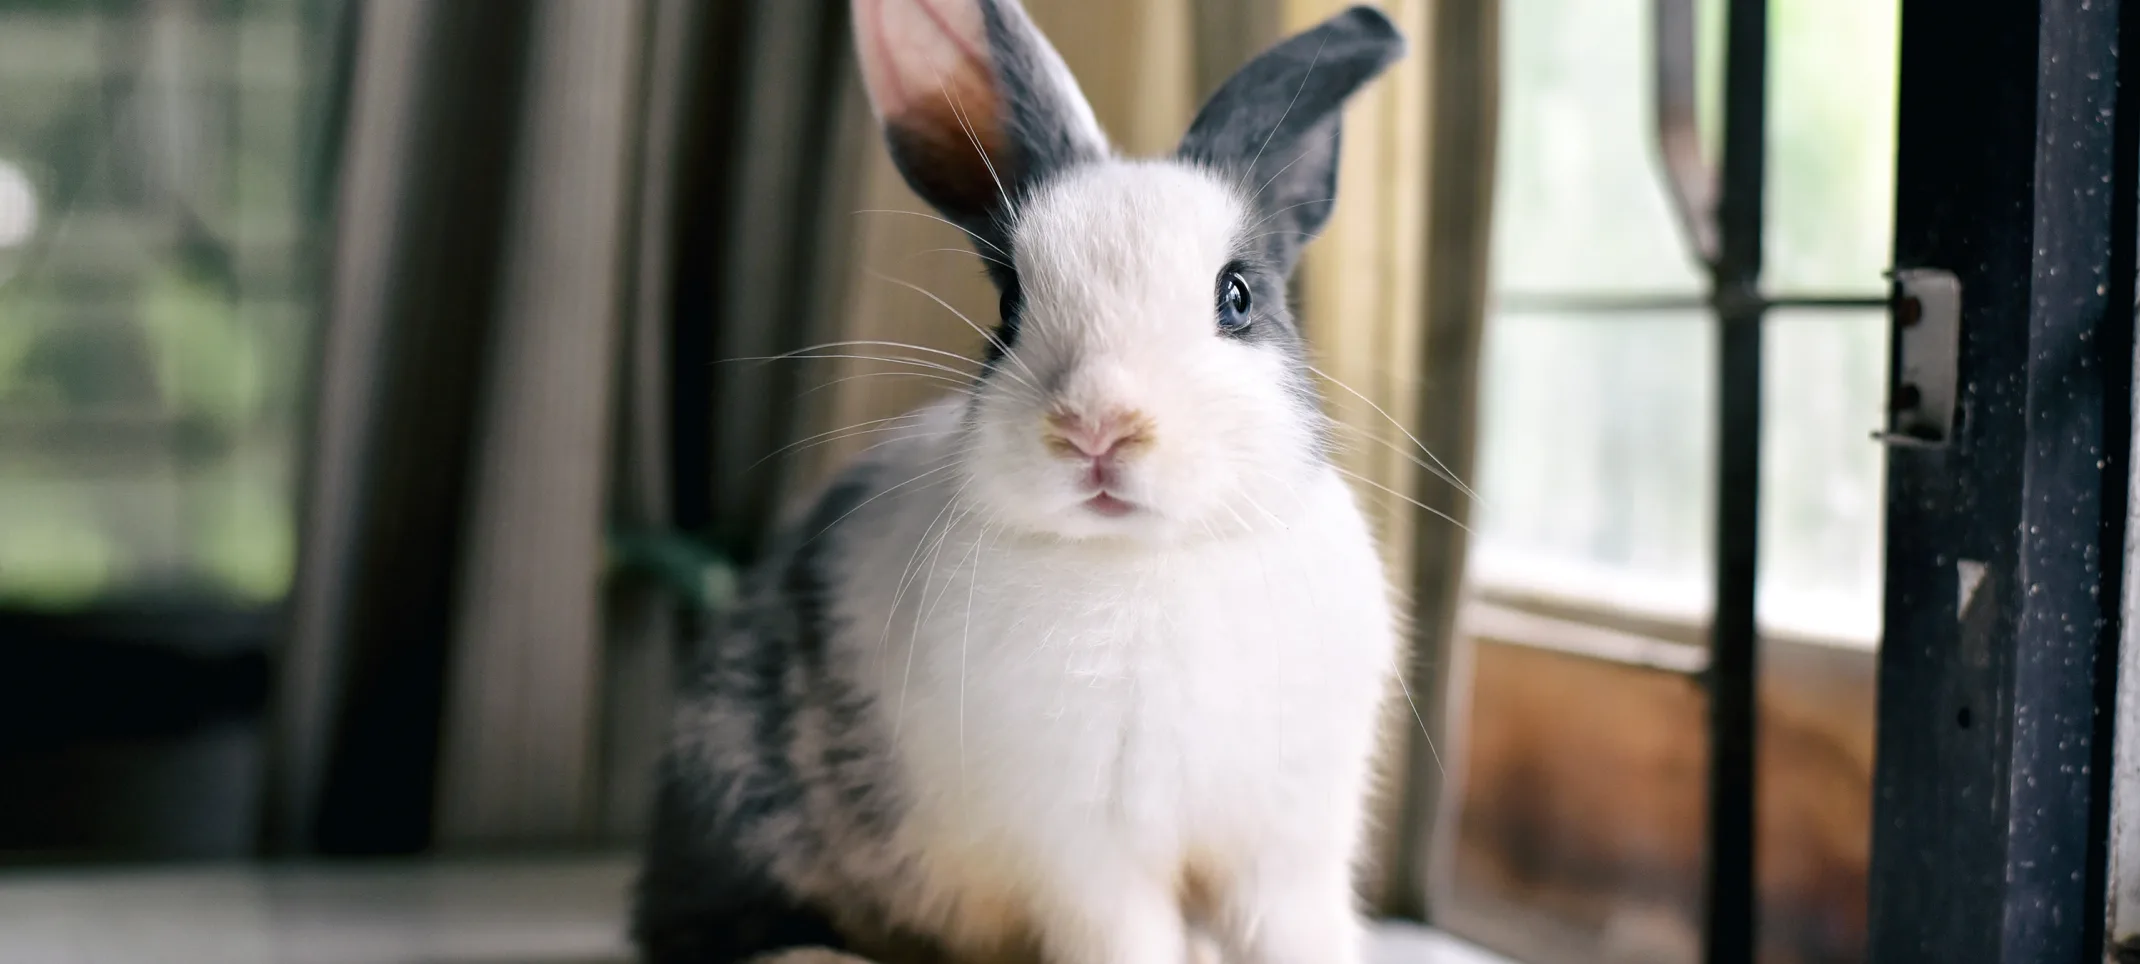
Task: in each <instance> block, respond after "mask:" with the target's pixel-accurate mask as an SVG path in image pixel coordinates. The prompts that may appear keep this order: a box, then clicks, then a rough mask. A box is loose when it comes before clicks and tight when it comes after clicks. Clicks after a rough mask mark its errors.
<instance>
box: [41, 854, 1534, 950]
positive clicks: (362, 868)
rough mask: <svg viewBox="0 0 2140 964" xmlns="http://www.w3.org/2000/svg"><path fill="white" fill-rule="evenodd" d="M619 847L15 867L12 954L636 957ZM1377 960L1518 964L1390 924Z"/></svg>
mask: <svg viewBox="0 0 2140 964" xmlns="http://www.w3.org/2000/svg"><path fill="white" fill-rule="evenodd" d="M632 868H633V860H632V858H631V857H629V856H621V855H615V854H608V855H599V856H577V857H541V858H523V859H487V860H450V861H449V860H439V861H420V862H419V861H409V862H392V863H364V864H344V865H329V866H309V867H209V868H159V869H148V870H66V871H48V872H20V871H17V872H8V873H0V960H7V961H17V960H22V961H48V960H65V961H83V962H96V964H103V962H111V964H121V962H127V964H130V962H135V961H158V962H163V964H196V962H198V964H210V962H213V964H270V962H280V961H286V960H292V959H302V960H304V961H306V962H308V964H449V962H461V964H502V962H508V961H509V962H513V964H626V962H628V961H630V960H631V955H630V951H629V948H628V947H627V945H626V944H625V942H624V937H623V934H624V924H623V921H624V910H625V895H626V894H627V893H628V891H629V888H630V882H631V877H632ZM1370 960H1371V961H1372V964H1509V962H1507V961H1505V960H1504V959H1502V958H1499V957H1496V956H1494V955H1492V954H1489V953H1487V952H1485V951H1482V950H1478V949H1477V948H1475V947H1473V946H1471V945H1469V944H1466V943H1464V942H1462V941H1459V940H1456V939H1454V938H1451V937H1449V936H1447V935H1444V934H1440V933H1437V932H1434V931H1430V930H1426V929H1422V928H1416V927H1410V926H1406V925H1399V924H1391V925H1384V926H1381V927H1378V928H1376V934H1375V942H1374V952H1373V954H1372V956H1371V958H1370Z"/></svg>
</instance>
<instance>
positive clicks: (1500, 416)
mask: <svg viewBox="0 0 2140 964" xmlns="http://www.w3.org/2000/svg"><path fill="white" fill-rule="evenodd" d="M1486 342H1487V343H1486V357H1485V364H1484V380H1483V382H1482V386H1483V392H1482V395H1483V397H1482V399H1481V405H1482V411H1481V413H1480V414H1481V430H1482V434H1481V436H1480V467H1479V483H1480V484H1479V491H1480V494H1481V495H1482V496H1483V497H1484V500H1485V504H1484V506H1483V507H1482V509H1481V512H1480V525H1479V527H1478V530H1479V538H1478V540H1477V548H1476V550H1475V551H1474V552H1473V554H1472V570H1471V572H1472V578H1473V579H1474V581H1476V582H1478V583H1481V584H1486V585H1494V586H1505V587H1509V588H1515V589H1519V590H1524V591H1538V592H1549V593H1552V594H1554V595H1564V596H1570V597H1575V598H1579V599H1583V600H1588V601H1593V602H1597V603H1601V604H1609V605H1613V606H1616V607H1627V608H1633V609H1637V610H1641V611H1646V612H1651V613H1655V614H1658V615H1678V616H1684V617H1690V618H1706V614H1707V612H1708V608H1709V598H1710V586H1709V582H1710V576H1709V573H1710V571H1711V566H1710V561H1709V557H1710V542H1711V537H1710V532H1711V530H1712V529H1713V522H1712V520H1711V515H1712V514H1713V513H1712V509H1711V506H1712V504H1713V500H1712V493H1711V490H1712V481H1711V478H1710V477H1711V476H1712V475H1713V474H1714V472H1713V470H1712V468H1711V466H1712V464H1713V463H1714V451H1715V434H1716V433H1715V429H1714V425H1715V414H1714V412H1715V408H1716V387H1715V377H1714V375H1713V374H1712V373H1713V372H1714V371H1715V370H1716V326H1715V323H1714V322H1712V321H1710V320H1709V319H1708V317H1707V316H1706V315H1705V314H1704V313H1702V312H1699V311H1680V312H1662V313H1656V314H1632V313H1614V314H1603V315H1581V314H1568V315H1556V314H1520V315H1510V314H1503V315H1499V316H1496V317H1494V318H1493V319H1492V320H1491V321H1490V323H1489V327H1488V331H1487V339H1486Z"/></svg>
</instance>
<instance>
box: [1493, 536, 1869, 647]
mask: <svg viewBox="0 0 2140 964" xmlns="http://www.w3.org/2000/svg"><path fill="white" fill-rule="evenodd" d="M1469 569H1470V571H1469V573H1468V576H1467V578H1468V579H1469V580H1470V590H1469V597H1470V602H1469V605H1468V606H1467V608H1476V607H1478V606H1480V605H1481V604H1483V605H1484V606H1486V607H1488V608H1490V609H1493V610H1498V611H1501V612H1505V613H1512V614H1522V615H1524V616H1529V617H1536V618H1541V619H1550V620H1553V621H1555V622H1556V623H1559V624H1562V625H1561V627H1556V628H1555V630H1554V632H1553V633H1551V634H1550V635H1551V636H1552V637H1553V638H1555V639H1560V638H1563V637H1566V638H1576V639H1579V640H1582V641H1579V642H1577V643H1574V644H1555V645H1553V646H1551V647H1549V648H1569V647H1571V646H1572V648H1573V649H1574V650H1575V651H1577V652H1578V653H1579V654H1584V655H1595V656H1599V657H1601V658H1617V657H1614V656H1613V655H1611V654H1613V653H1623V654H1628V655H1627V658H1619V661H1622V662H1636V663H1645V664H1653V665H1656V666H1657V667H1658V668H1661V669H1666V668H1680V667H1682V666H1689V667H1691V670H1690V671H1699V669H1701V668H1702V666H1705V665H1706V664H1707V661H1708V655H1707V649H1708V641H1709V640H1708V637H1709V620H1710V608H1709V604H1708V592H1709V590H1708V587H1707V586H1706V585H1697V584H1694V583H1691V582H1689V581H1688V580H1686V579H1676V578H1664V577H1653V576H1647V575H1642V574H1635V573H1629V572H1626V571H1622V570H1616V569H1613V568H1609V567H1601V566H1590V565H1580V564H1571V563H1568V562H1566V561H1565V560H1551V559H1547V558H1543V557H1536V556H1533V555H1532V554H1529V553H1516V552H1507V551H1495V550H1491V549H1484V548H1481V549H1478V550H1475V551H1474V552H1473V553H1472V557H1471V560H1470V562H1469ZM1862 608H1863V607H1862V605H1859V604H1856V603H1852V602H1848V601H1844V600H1840V599H1838V598H1834V597H1831V596H1827V595H1820V594H1806V593H1801V594H1796V595H1791V594H1778V593H1773V592H1772V593H1769V594H1767V595H1764V596H1763V598H1762V600H1761V638H1762V640H1763V641H1764V642H1774V643H1783V644H1790V645H1797V646H1804V647H1820V648H1826V649H1836V650H1846V651H1855V652H1866V653H1869V652H1872V651H1874V650H1876V649H1877V648H1878V647H1879V625H1878V620H1877V617H1875V618H1873V619H1871V620H1868V619H1867V618H1865V616H1864V615H1863V614H1862V613H1859V612H1854V610H1858V609H1862ZM1499 625H1501V624H1500V623H1497V627H1498V626H1499ZM1575 625H1580V626H1584V627H1589V628H1590V629H1591V630H1592V631H1594V632H1593V634H1594V633H1604V634H1608V635H1617V636H1620V637H1623V638H1621V639H1619V640H1617V641H1607V640H1605V639H1604V638H1602V637H1600V638H1597V639H1590V638H1589V637H1588V636H1586V635H1584V634H1577V635H1575V636H1569V635H1568V634H1566V633H1565V632H1563V629H1564V628H1565V627H1567V626H1575ZM1489 635H1496V636H1497V638H1499V637H1498V634H1489ZM1517 635H1518V638H1516V639H1514V640H1511V641H1515V642H1526V641H1527V639H1526V638H1525V637H1526V636H1527V635H1534V634H1525V633H1522V632H1521V631H1520V630H1519V631H1518V634H1517ZM1637 640H1639V641H1640V642H1641V645H1640V646H1634V645H1633V643H1634V642H1635V641H1637ZM1592 644H1595V646H1593V645H1592ZM1657 646H1666V647H1680V648H1683V649H1688V650H1692V651H1693V652H1692V653H1676V654H1675V653H1669V652H1667V653H1657V652H1653V651H1651V650H1653V649H1654V647H1657ZM1599 647H1602V648H1601V649H1600V651H1599V652H1596V653H1591V652H1588V650H1590V649H1592V648H1599ZM1690 660H1691V661H1693V662H1692V663H1691V664H1690V662H1689V661H1690Z"/></svg>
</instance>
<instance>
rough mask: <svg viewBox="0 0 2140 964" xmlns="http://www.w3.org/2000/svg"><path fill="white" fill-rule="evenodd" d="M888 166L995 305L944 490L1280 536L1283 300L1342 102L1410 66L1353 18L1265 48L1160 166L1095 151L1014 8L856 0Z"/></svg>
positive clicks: (1309, 455) (1082, 107)
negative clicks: (980, 276)
mask: <svg viewBox="0 0 2140 964" xmlns="http://www.w3.org/2000/svg"><path fill="white" fill-rule="evenodd" d="M854 15H855V35H856V40H857V46H858V48H859V51H860V54H861V61H862V68H863V76H864V80H865V82H866V84H867V87H868V90H869V95H870V101H871V104H872V106H873V107H874V108H875V111H876V114H877V116H878V118H879V120H880V121H881V122H882V124H883V128H884V135H885V140H886V143H887V145H888V146H889V147H890V150H891V155H892V158H893V160H894V161H895V162H896V163H897V165H898V168H899V170H900V172H901V173H902V174H903V175H904V176H905V178H906V180H907V183H908V184H909V185H911V186H912V187H913V188H914V190H915V191H916V192H918V193H919V194H920V195H921V196H922V197H923V198H924V199H926V200H927V201H928V202H929V203H931V204H932V205H934V206H935V207H936V208H937V209H938V210H939V211H941V212H942V213H943V215H944V216H945V218H947V219H948V220H950V221H951V222H952V223H954V224H956V225H958V226H959V227H960V228H962V229H964V230H965V231H966V232H967V233H968V234H969V235H970V237H971V239H972V242H973V246H974V250H975V251H976V253H978V254H979V255H980V256H981V258H982V259H983V261H984V262H985V264H986V265H987V270H988V273H989V275H990V277H991V278H992V279H993V280H994V282H995V284H996V286H997V288H998V289H999V291H1000V292H1001V295H1002V298H1001V309H1000V317H999V319H998V324H997V327H996V328H995V331H994V334H993V337H992V338H991V344H990V346H989V355H988V359H987V363H986V366H985V370H984V372H983V374H982V376H981V378H980V380H979V383H978V384H977V385H976V386H975V388H974V391H973V393H972V397H971V399H970V401H969V402H968V404H967V406H966V411H965V415H964V420H963V423H962V427H961V429H960V432H961V433H962V438H961V439H960V440H959V445H958V452H959V455H958V456H957V458H959V459H960V460H961V462H962V465H961V469H962V471H961V472H960V480H959V482H958V483H957V484H960V485H962V486H964V490H963V492H964V495H963V496H962V497H963V498H965V499H967V500H968V501H970V502H972V503H974V504H976V505H978V506H980V507H981V509H982V510H983V511H985V512H987V513H990V514H991V515H992V516H993V517H995V518H997V519H999V520H1000V521H1001V522H1002V523H1004V524H1007V525H1010V526H1014V527H1016V528H1018V529H1021V530H1026V531H1030V532H1038V533H1045V534H1051V535H1056V536H1061V537H1068V538H1080V539H1082V538H1110V537H1112V538H1136V539H1154V538H1156V539H1162V540H1176V539H1194V538H1201V537H1206V536H1209V535H1213V534H1217V533H1221V532H1225V531H1229V530H1234V531H1238V530H1239V529H1242V528H1255V527H1260V526H1268V525H1282V524H1284V523H1283V520H1284V518H1285V516H1286V514H1287V510H1288V508H1289V507H1290V506H1292V505H1294V504H1296V503H1297V501H1298V499H1299V494H1298V487H1299V486H1301V485H1303V484H1304V483H1306V482H1307V481H1309V480H1310V479H1311V478H1312V477H1313V473H1315V472H1317V471H1320V470H1321V468H1322V466H1323V464H1324V459H1325V454H1324V446H1325V439H1324V434H1325V425H1326V423H1325V420H1324V416H1323V414H1322V412H1321V408H1320V403H1319V399H1318V398H1317V397H1316V394H1315V389H1314V382H1313V380H1312V379H1311V378H1310V372H1309V368H1308V361H1307V358H1306V355H1305V345H1304V342H1303V341H1302V338H1301V334H1300V331H1299V329H1298V328H1297V327H1296V326H1295V324H1294V319H1293V316H1292V314H1291V312H1290V311H1289V310H1288V309H1287V300H1286V293H1287V281H1288V278H1289V277H1290V275H1291V274H1292V271H1293V267H1294V264H1295V263H1296V262H1297V261H1298V259H1299V255H1300V251H1301V247H1302V246H1303V245H1304V244H1306V243H1307V242H1308V240H1309V239H1311V238H1312V237H1313V236H1314V235H1315V234H1316V232H1317V231H1319V230H1320V229H1321V228H1322V226H1323V224H1324V222H1325V221H1326V220H1328V218H1329V216H1330V212H1331V210H1332V208H1333V206H1334V205H1335V201H1336V184H1337V169H1338V141H1339V137H1338V131H1339V121H1340V117H1341V113H1342V108H1343V106H1344V103H1345V100H1346V98H1348V97H1349V96H1351V94H1352V93H1353V92H1354V91H1356V90H1358V89H1359V88H1360V87H1361V85H1363V84H1365V83H1366V82H1367V81H1368V80H1370V79H1372V78H1373V77H1375V76H1376V75H1377V74H1379V73H1380V72H1381V71H1382V70H1383V69H1384V68H1385V67H1387V66H1388V65H1389V64H1390V63H1391V62H1392V61H1393V60H1395V59H1396V58H1397V57H1398V56H1400V54H1401V53H1402V51H1403V46H1404V44H1403V40H1402V38H1401V37H1400V36H1399V34H1398V33H1397V31H1396V29H1395V27H1394V26H1393V25H1392V24H1391V23H1390V21H1389V20H1388V19H1387V18H1386V17H1384V16H1383V15H1382V14H1381V13H1379V12H1377V11H1375V10H1374V9H1372V8H1368V7H1355V8H1352V9H1350V10H1348V11H1346V12H1344V13H1341V14H1339V15H1337V16H1335V17H1333V18H1331V19H1329V20H1327V21H1325V22H1323V23H1322V24H1321V25H1319V26H1317V27H1315V28H1313V29H1311V30H1309V31H1307V32H1305V33H1302V34H1300V35H1297V36H1295V37H1293V38H1291V39H1289V40H1287V41H1285V42H1283V43H1281V44H1279V45H1277V46H1276V47H1274V48H1272V49H1270V50H1269V51H1266V52H1265V53H1263V54H1262V55H1261V56H1258V57H1257V58H1256V59H1254V60H1253V61H1251V62H1250V63H1249V64H1248V65H1247V66H1245V67H1243V68H1242V69H1241V71H1240V72H1239V73H1238V74H1236V75H1234V77H1233V78H1232V79H1231V80H1229V81H1227V82H1226V84H1225V85H1224V86H1222V87H1221V88H1220V89H1219V90H1218V92H1217V93H1215V94H1214V95H1212V98H1211V100H1210V102H1208V103H1207V104H1205V105H1204V107H1203V109H1202V110H1201V111H1200V112H1199V113H1198V114H1197V116H1196V119H1195V120H1194V122H1193V123H1191V125H1190V127H1189V130H1188V133H1187V134H1186V135H1184V136H1183V138H1182V141H1181V145H1180V147H1179V148H1178V149H1177V150H1176V151H1175V152H1174V154H1172V155H1170V156H1166V157H1161V158H1152V159H1124V158H1120V157H1117V156H1116V155H1115V154H1114V153H1113V151H1112V150H1111V149H1110V147H1109V145H1108V142H1107V140H1106V137H1105V135H1103V134H1102V133H1101V131H1100V128H1099V124H1098V122H1097V121H1096V120H1095V119H1094V117H1093V113H1092V108H1091V107H1090V105H1088V104H1087V102H1086V101H1085V98H1084V95H1083V94H1082V93H1081V92H1080V91H1079V90H1078V86H1077V82H1076V81H1075V80H1074V79H1073V78H1072V77H1071V76H1070V73H1069V71H1068V69H1067V68H1066V67H1065V66H1064V64H1063V61H1062V58H1061V57H1060V56H1059V55H1057V54H1056V52H1055V50H1054V49H1053V48H1052V47H1051V46H1050V45H1049V44H1048V42H1047V40H1046V38H1044V37H1043V36H1042V35H1041V34H1040V32H1039V30H1038V29H1036V28H1035V26H1034V25H1033V22H1032V21H1031V19H1029V18H1028V16H1027V15H1026V13H1025V11H1024V10H1023V9H1021V8H1020V7H1019V6H1018V5H1017V3H1016V2H1014V0H855V2H854Z"/></svg>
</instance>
